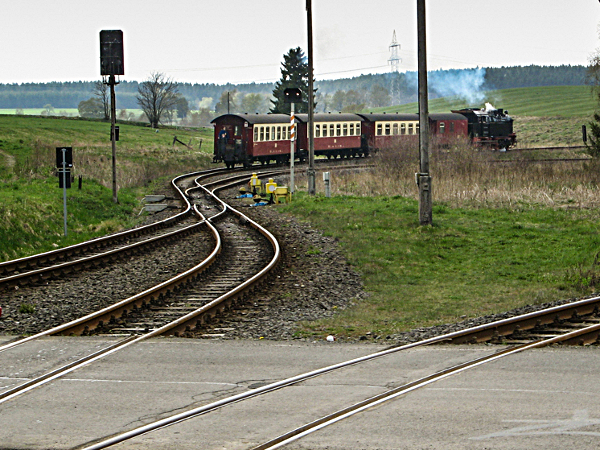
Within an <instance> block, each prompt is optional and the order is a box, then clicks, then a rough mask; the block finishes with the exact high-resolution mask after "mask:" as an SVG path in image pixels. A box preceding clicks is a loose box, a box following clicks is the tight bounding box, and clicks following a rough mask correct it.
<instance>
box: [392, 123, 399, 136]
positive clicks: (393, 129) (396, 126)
mask: <svg viewBox="0 0 600 450" xmlns="http://www.w3.org/2000/svg"><path fill="white" fill-rule="evenodd" d="M392 134H393V135H394V136H396V135H398V124H397V123H394V124H393V125H392Z"/></svg>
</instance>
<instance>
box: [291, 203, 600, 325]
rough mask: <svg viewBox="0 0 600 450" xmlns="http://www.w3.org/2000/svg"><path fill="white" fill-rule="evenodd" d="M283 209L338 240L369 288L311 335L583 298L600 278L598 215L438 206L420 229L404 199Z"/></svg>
mask: <svg viewBox="0 0 600 450" xmlns="http://www.w3.org/2000/svg"><path fill="white" fill-rule="evenodd" d="M283 210H284V211H286V212H289V213H292V214H294V215H296V216H299V217H302V218H304V219H306V220H308V221H310V222H311V223H312V224H313V225H314V226H316V227H318V228H320V229H322V230H324V232H325V233H326V234H327V235H330V236H334V237H336V238H337V239H339V241H340V242H341V245H342V246H343V248H344V249H345V252H346V254H347V256H348V258H349V262H350V264H352V265H353V266H354V267H355V268H356V269H357V270H358V271H359V272H360V273H361V274H362V275H363V277H364V283H365V288H366V290H367V291H368V292H369V293H370V297H369V298H368V299H366V300H364V301H362V302H360V303H358V304H356V305H354V306H353V307H351V308H349V309H347V310H345V311H342V312H340V313H339V314H337V315H336V316H335V317H334V318H332V319H327V320H322V321H318V322H313V323H305V324H304V326H303V329H302V333H306V334H323V333H335V334H337V335H349V336H354V335H362V334H364V333H365V332H367V331H370V332H372V333H374V334H377V335H384V336H385V335H388V334H392V333H396V332H399V331H404V330H409V329H411V328H415V327H420V326H428V325H435V324H441V323H448V322H453V321H458V320H461V319H463V318H465V317H475V316H480V315H485V314H490V313H499V312H503V311H507V310H510V309H512V308H515V307H519V306H523V305H525V304H531V303H541V302H546V301H551V300H557V299H564V298H569V297H573V296H578V295H582V294H586V293H589V292H591V291H593V290H594V289H595V288H596V283H597V282H598V276H599V275H600V267H598V265H597V260H596V259H597V255H598V253H599V252H600V236H599V235H598V233H597V226H596V223H597V219H598V214H597V213H596V212H595V211H593V212H592V211H587V210H565V209H553V208H546V207H537V206H533V205H521V206H520V207H518V208H502V207H501V208H494V209H488V208H486V209H480V208H452V207H448V206H446V205H443V204H442V205H441V204H437V205H436V206H435V208H434V211H433V214H434V215H433V217H434V223H433V226H427V227H422V226H419V224H418V205H417V202H416V201H415V200H412V199H407V198H404V197H399V196H396V197H386V196H382V197H376V198H366V197H356V196H337V197H333V198H330V199H326V198H323V197H316V198H311V197H308V196H303V195H300V196H298V197H296V199H295V200H294V202H293V203H292V204H290V205H288V206H285V207H284V208H283Z"/></svg>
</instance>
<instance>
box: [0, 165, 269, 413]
mask: <svg viewBox="0 0 600 450" xmlns="http://www.w3.org/2000/svg"><path fill="white" fill-rule="evenodd" d="M208 176H210V174H203V175H200V176H198V177H195V180H196V186H195V187H193V188H189V189H187V190H186V192H185V197H186V198H187V197H191V198H193V201H194V204H193V209H194V211H195V213H196V214H197V215H198V216H199V217H200V218H201V219H202V220H201V222H198V224H197V225H193V226H198V227H199V226H201V225H202V226H206V227H209V228H210V229H211V231H212V233H213V236H214V242H215V245H214V248H213V251H212V252H211V254H210V255H209V256H208V257H207V258H206V259H205V260H204V261H202V262H201V263H200V264H198V265H196V266H194V267H192V268H191V269H189V270H186V271H184V272H183V273H180V274H178V275H177V276H176V277H174V278H172V279H170V280H168V281H166V282H163V283H160V284H159V285H156V286H154V287H153V288H151V289H148V290H146V291H144V292H141V293H139V294H136V295H134V296H133V297H130V298H127V299H125V300H122V301H120V302H117V303H115V304H112V305H111V306H109V307H107V308H104V309H102V310H100V311H96V312H94V313H92V314H89V315H87V316H85V317H82V318H80V319H77V320H74V321H71V322H69V323H66V324H63V325H60V326H58V327H55V328H52V329H49V330H46V331H43V332H41V333H37V334H35V335H33V336H29V337H26V338H23V339H19V340H16V341H13V342H10V343H8V344H5V345H4V346H0V353H1V352H3V351H7V350H10V349H12V348H14V347H16V346H19V345H22V344H26V343H28V342H30V341H33V340H36V339H38V338H40V337H43V336H48V335H57V334H65V335H72V334H91V333H93V332H97V331H100V332H111V331H112V332H116V333H120V334H123V333H128V334H130V336H128V337H127V338H125V339H123V340H121V341H120V342H118V343H116V344H115V345H112V346H110V347H107V348H105V349H102V350H100V351H98V352H95V353H93V354H91V355H88V356H86V357H85V358H82V359H80V360H78V361H75V362H73V363H71V364H68V365H65V366H63V367H59V368H57V369H55V370H51V371H48V372H47V373H44V374H42V375H40V376H38V377H36V378H35V379H32V380H29V381H28V382H26V383H23V384H22V385H19V386H16V387H14V388H12V389H9V390H6V391H4V392H3V393H2V394H1V395H0V403H3V402H5V401H8V400H11V399H13V398H15V397H17V396H19V395H21V394H23V393H25V392H28V391H30V390H31V389H34V388H36V387H38V386H41V385H42V384H45V383H47V382H49V381H52V380H54V379H56V378H58V377H61V376H64V375H65V374H67V373H70V372H72V371H74V370H76V369H78V368H81V367H83V366H85V365H88V364H90V363H92V362H94V361H97V360H99V359H101V358H104V357H105V356H108V355H110V354H112V353H114V352H115V351H118V350H120V349H122V348H125V347H128V346H130V345H133V344H135V343H138V342H140V341H142V340H144V339H148V338H150V337H154V336H159V335H169V334H170V335H180V334H182V333H185V332H186V331H189V330H191V329H193V328H195V327H196V326H198V325H201V324H202V323H204V322H205V321H208V320H211V318H212V317H214V316H215V315H218V314H221V313H222V312H223V311H224V310H226V309H227V308H229V307H231V305H233V304H235V303H236V302H239V301H241V300H243V299H244V298H245V296H246V295H247V294H248V293H249V292H251V291H252V290H253V289H255V288H256V286H257V285H258V284H259V283H260V282H261V281H263V280H264V279H265V278H266V277H267V276H268V274H269V273H270V271H272V270H273V269H274V268H275V267H276V263H277V261H278V260H279V256H280V249H279V244H278V242H277V241H276V239H275V238H274V237H273V236H272V235H271V234H270V233H269V232H268V231H267V230H265V229H264V228H262V227H260V225H258V224H256V223H255V222H253V221H252V220H250V219H249V218H248V217H246V216H244V215H243V214H241V213H239V212H237V211H235V210H233V209H232V208H230V207H229V206H227V205H226V204H225V203H223V202H222V201H221V200H219V199H218V198H217V197H216V196H215V195H214V194H213V193H212V192H211V191H209V190H208V189H206V188H205V187H203V186H202V185H201V180H202V179H204V178H206V177H208ZM244 178H245V179H247V175H244ZM238 182H239V176H238V177H234V180H233V181H232V180H225V181H219V182H217V183H218V184H221V185H222V186H230V185H231V184H232V183H238ZM193 191H202V192H203V193H204V194H203V196H202V197H203V201H202V202H198V201H197V200H198V198H199V197H198V195H197V193H195V194H192V192H193ZM209 199H210V200H209ZM209 203H210V204H209ZM190 207H191V206H190ZM201 209H202V210H204V212H205V213H207V212H209V213H211V217H210V220H209V219H207V218H206V217H205V216H204V215H203V213H201V212H200V210H201ZM211 222H215V225H213V224H212V223H211ZM219 255H221V256H222V258H221V260H222V261H223V262H219V263H218V264H219V267H218V268H217V270H214V271H212V272H211V273H208V272H206V269H207V268H208V267H210V266H211V265H212V264H213V263H215V262H216V261H217V259H218V256H219ZM225 258H227V259H225ZM232 260H233V261H236V263H240V262H242V264H232V263H231V261H232ZM201 277H203V278H201Z"/></svg>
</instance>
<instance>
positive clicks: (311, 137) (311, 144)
mask: <svg viewBox="0 0 600 450" xmlns="http://www.w3.org/2000/svg"><path fill="white" fill-rule="evenodd" d="M306 18H307V24H308V171H307V177H308V195H315V194H316V193H317V190H316V180H315V178H316V175H315V131H314V123H315V112H314V109H315V105H314V96H313V36H312V5H311V0H306Z"/></svg>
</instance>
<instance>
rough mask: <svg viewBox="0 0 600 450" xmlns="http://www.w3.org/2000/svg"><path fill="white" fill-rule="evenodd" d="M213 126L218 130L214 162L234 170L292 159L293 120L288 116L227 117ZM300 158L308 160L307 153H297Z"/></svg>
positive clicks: (232, 115)
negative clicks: (222, 163)
mask: <svg viewBox="0 0 600 450" xmlns="http://www.w3.org/2000/svg"><path fill="white" fill-rule="evenodd" d="M296 122H298V121H296ZM211 123H213V124H214V128H215V129H214V138H215V153H214V158H213V162H224V163H225V165H226V166H227V167H228V168H230V167H234V165H235V164H243V165H244V166H246V167H248V166H250V165H252V164H253V163H254V162H256V161H258V162H260V163H262V164H265V163H269V162H270V161H275V162H277V163H284V162H286V161H289V159H290V150H291V148H290V116H288V115H286V114H225V115H222V116H219V117H217V118H215V119H213V120H212V121H211ZM296 156H297V157H298V158H300V159H305V158H306V153H305V152H304V153H303V152H302V151H300V150H299V149H296Z"/></svg>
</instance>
